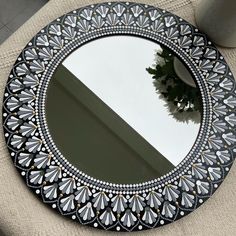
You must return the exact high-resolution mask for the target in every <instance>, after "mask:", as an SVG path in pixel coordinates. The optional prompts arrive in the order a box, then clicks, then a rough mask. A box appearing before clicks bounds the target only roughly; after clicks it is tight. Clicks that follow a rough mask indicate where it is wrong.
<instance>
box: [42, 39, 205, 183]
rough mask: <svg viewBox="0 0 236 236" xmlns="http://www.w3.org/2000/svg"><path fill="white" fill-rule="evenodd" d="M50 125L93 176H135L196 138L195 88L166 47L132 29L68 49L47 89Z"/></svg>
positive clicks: (153, 170) (145, 175)
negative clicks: (127, 33) (137, 33)
mask: <svg viewBox="0 0 236 236" xmlns="http://www.w3.org/2000/svg"><path fill="white" fill-rule="evenodd" d="M46 118H47V124H48V128H49V132H50V134H51V136H52V139H53V141H54V142H55V144H56V146H57V148H58V149H59V151H60V152H61V153H62V155H63V156H64V157H65V158H66V159H67V160H68V161H69V162H70V163H71V164H72V165H74V166H75V167H76V168H78V169H79V170H81V171H83V172H84V173H85V174H87V175H90V176H92V177H94V178H97V179H100V180H103V181H108V182H113V183H119V184H133V183H140V182H144V181H149V180H151V179H154V178H158V177H160V176H162V175H164V174H166V173H167V172H169V171H171V170H172V169H174V168H175V166H177V165H178V164H179V163H180V162H181V161H182V160H183V159H184V157H185V156H186V155H187V154H188V152H189V151H190V149H191V147H192V146H193V144H194V142H195V140H196V137H197V135H198V131H199V128H200V120H201V97H200V92H199V90H198V88H197V86H196V85H195V82H194V80H193V79H192V76H191V74H190V73H189V72H188V69H187V68H185V66H184V65H183V63H182V62H181V61H180V60H179V59H178V58H177V57H175V56H174V54H173V53H171V51H170V50H168V49H167V48H165V47H163V46H161V45H158V44H156V43H154V42H152V41H149V40H147V39H143V38H139V37H133V36H125V35H122V36H111V37H105V38H101V39H97V40H94V41H91V42H89V43H87V44H85V45H83V46H82V47H80V48H78V49H77V50H75V51H74V52H73V53H71V54H70V55H69V56H68V57H67V58H66V59H65V60H64V61H63V62H62V63H61V64H60V65H59V66H58V68H57V70H56V71H55V73H54V74H53V76H52V78H51V81H50V83H49V87H48V90H47V99H46Z"/></svg>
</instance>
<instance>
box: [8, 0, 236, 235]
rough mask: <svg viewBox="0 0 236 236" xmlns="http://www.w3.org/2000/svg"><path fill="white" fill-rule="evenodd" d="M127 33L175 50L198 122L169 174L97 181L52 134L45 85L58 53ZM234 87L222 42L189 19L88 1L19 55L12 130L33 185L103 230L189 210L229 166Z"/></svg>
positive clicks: (21, 166) (13, 151) (17, 157)
mask: <svg viewBox="0 0 236 236" xmlns="http://www.w3.org/2000/svg"><path fill="white" fill-rule="evenodd" d="M123 34H124V35H134V36H139V37H144V38H147V39H150V40H153V41H154V42H157V43H159V44H162V45H165V46H166V47H168V48H169V49H171V50H172V51H173V52H174V53H175V54H177V55H178V56H179V57H180V58H181V59H182V61H183V62H184V63H185V64H186V65H187V67H188V68H189V70H190V71H191V73H192V74H193V76H194V78H195V80H196V82H197V84H198V87H199V89H200V90H201V94H202V103H203V114H202V124H201V128H200V132H199V135H198V137H197V140H196V142H195V144H194V146H193V148H192V149H191V151H190V152H189V154H188V156H186V157H185V159H184V160H183V161H182V162H181V163H180V164H179V165H178V166H177V167H176V168H175V169H174V170H173V171H171V172H170V173H168V174H166V175H165V176H162V177H160V178H158V179H154V180H151V181H148V182H145V183H140V184H132V185H127V184H125V185H122V184H115V183H107V182H104V181H100V180H97V179H95V178H93V177H90V176H87V175H86V174H85V173H83V172H81V171H79V170H78V169H77V168H75V167H73V166H72V165H71V164H70V163H69V162H68V161H67V160H66V159H65V158H64V157H63V156H62V154H61V153H60V151H59V150H58V149H57V147H56V145H55V144H54V142H53V140H52V138H51V136H50V133H49V131H48V128H47V124H46V118H45V98H46V91H47V86H48V83H49V81H50V78H51V77H52V75H53V73H54V71H55V69H56V68H57V66H58V65H59V64H60V63H61V61H62V60H63V59H65V57H66V56H67V55H68V54H69V53H71V52H72V51H73V50H74V49H76V48H78V47H79V46H81V45H83V44H84V43H86V42H88V41H91V40H93V39H95V38H99V37H104V36H109V35H123ZM104 47H105V45H104ZM235 87H236V85H235V80H234V78H233V76H232V73H231V72H230V69H229V67H228V65H227V64H226V62H225V60H224V58H223V57H222V56H221V54H220V53H219V52H218V50H217V49H216V48H215V47H214V46H212V44H211V42H210V41H209V40H208V39H207V38H206V37H205V35H203V34H202V33H200V32H199V31H198V30H197V29H196V28H195V27H194V26H192V25H190V24H189V23H187V22H186V21H184V20H183V19H181V18H179V17H177V16H175V15H173V14H171V13H169V12H167V11H164V10H161V9H157V8H155V7H152V6H148V5H143V4H137V3H129V2H112V3H103V4H97V5H90V6H87V7H84V8H81V9H78V10H75V11H73V12H70V13H68V14H66V15H64V16H62V17H60V18H58V19H57V20H55V21H53V22H52V23H50V24H49V25H48V26H46V27H45V28H44V29H42V30H41V31H40V32H39V33H38V34H37V35H36V36H35V37H34V38H33V39H32V40H31V41H30V42H29V43H28V45H27V46H26V47H25V48H24V50H23V51H22V53H21V55H20V56H19V57H18V59H17V61H16V63H15V65H14V67H13V69H12V71H11V73H10V76H9V80H8V83H7V86H6V89H5V94H4V105H3V126H4V133H5V138H6V142H7V146H8V149H9V151H10V155H11V157H12V159H13V161H14V164H15V166H16V167H17V169H18V170H19V171H20V173H21V175H22V176H23V178H24V179H25V181H26V183H27V185H28V186H29V187H30V188H31V189H32V190H33V191H34V192H35V193H36V194H37V195H38V196H40V197H41V198H42V200H43V202H45V203H47V204H49V205H50V206H51V207H52V208H55V209H57V210H58V211H59V212H60V213H61V214H62V215H66V216H68V217H70V218H72V219H73V220H76V221H79V222H80V223H81V224H85V225H90V226H93V227H97V228H102V229H106V230H116V231H133V230H142V229H149V228H154V227H158V226H161V225H164V224H167V223H170V222H173V221H174V220H177V219H179V218H181V217H182V216H184V215H187V214H188V213H190V212H192V211H193V210H194V209H196V208H197V207H198V206H200V205H201V204H202V203H203V202H204V201H205V200H206V199H208V198H209V197H210V196H211V195H212V194H213V193H214V191H215V190H216V189H217V188H218V186H219V185H220V184H221V182H222V181H223V180H224V178H225V176H226V175H227V173H228V171H229V169H230V167H231V165H232V163H233V160H234V156H235V153H236V145H235V142H236V135H235V133H236V132H235V129H236V128H235V126H236V115H235V109H236V90H235Z"/></svg>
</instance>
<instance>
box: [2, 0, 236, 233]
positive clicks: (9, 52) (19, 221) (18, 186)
mask: <svg viewBox="0 0 236 236" xmlns="http://www.w3.org/2000/svg"><path fill="white" fill-rule="evenodd" d="M142 1H143V2H145V3H147V4H152V5H155V6H158V7H161V8H165V9H167V10H169V11H171V12H173V13H175V14H177V15H179V16H181V17H183V18H184V19H186V20H187V21H189V22H191V23H193V24H194V9H195V7H196V4H197V2H198V1H197V0H159V1H158V0H156V1H152V0H146V1H145V0H142ZM96 2H101V1H100V0H96V1H94V0H90V1H89V0H50V1H49V2H48V3H47V4H46V5H45V6H44V7H43V8H42V9H41V10H40V11H39V12H38V13H37V14H35V15H34V16H33V17H32V18H31V19H30V20H28V21H27V22H26V23H25V24H24V25H23V26H22V27H21V28H20V29H19V30H18V31H17V32H16V33H15V34H13V35H12V36H11V37H10V38H9V39H8V40H7V41H6V42H5V43H3V44H2V45H1V46H0V71H1V73H0V97H3V90H4V87H5V83H6V80H7V78H8V74H9V72H10V69H11V67H12V65H13V64H14V61H15V59H16V57H17V55H18V54H19V53H20V52H21V50H22V48H23V47H24V46H25V45H26V44H27V42H28V41H29V40H30V39H31V38H32V37H33V36H34V35H35V34H36V33H37V32H38V31H39V30H40V29H41V28H42V27H43V26H45V25H47V24H48V23H49V22H50V21H52V20H54V19H55V18H56V17H59V16H60V15H62V14H64V13H66V12H68V11H71V10H73V9H75V8H79V7H81V6H84V5H88V4H92V3H96ZM220 51H221V52H222V53H223V55H224V57H225V59H226V60H227V62H228V63H229V65H230V66H231V69H232V70H233V73H234V75H235V76H236V63H235V62H236V49H223V48H220ZM1 103H2V99H1ZM0 129H1V130H0V139H1V140H0V166H1V170H0V187H1V188H0V229H1V231H2V232H3V233H4V234H5V235H7V236H18V235H20V236H24V235H32V236H36V235H50V236H53V235H59V236H60V235H70V236H73V235H77V236H78V235H83V236H89V235H118V234H119V235H127V233H115V232H105V231H100V230H95V229H93V228H89V227H85V226H81V225H79V224H77V223H75V222H72V221H71V220H68V219H66V218H64V217H62V216H60V215H59V214H57V213H56V212H54V211H53V210H51V209H49V207H48V206H46V205H44V204H43V203H41V202H40V201H39V200H38V199H37V198H36V197H35V196H34V195H33V194H32V193H31V192H30V191H29V190H28V188H27V187H26V185H25V183H24V182H23V181H22V180H21V178H19V174H18V173H17V171H16V170H15V167H14V166H13V164H12V161H11V159H10V156H9V154H8V151H7V148H6V145H5V141H4V137H3V132H2V125H1V126H0ZM235 179H236V165H234V166H233V167H232V169H231V171H230V173H229V175H228V176H227V178H226V180H225V181H224V183H223V184H222V185H221V186H220V188H219V190H217V192H216V193H215V194H214V196H213V197H212V198H210V199H209V200H208V201H207V202H206V203H205V204H204V205H203V206H201V207H200V208H198V209H197V210H196V211H194V212H193V213H191V214H190V215H188V216H186V217H184V218H182V219H181V220H179V221H176V222H174V223H172V224H169V225H166V226H163V227H161V228H157V229H153V230H148V231H143V232H134V233H130V234H131V235H146V236H154V235H159V236H162V235H165V236H169V235H175V236H183V235H190V236H191V235H199V236H201V235H208V236H211V235H214V236H218V235H219V236H224V235H225V236H234V235H236V183H235V182H234V180H235ZM0 234H1V233H0Z"/></svg>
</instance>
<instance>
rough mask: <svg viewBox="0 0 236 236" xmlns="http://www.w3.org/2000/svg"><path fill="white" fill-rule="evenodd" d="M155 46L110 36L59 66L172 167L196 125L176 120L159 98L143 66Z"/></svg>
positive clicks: (185, 150)
mask: <svg viewBox="0 0 236 236" xmlns="http://www.w3.org/2000/svg"><path fill="white" fill-rule="evenodd" d="M158 48H159V45H157V44H155V43H153V42H151V41H148V40H145V39H141V38H137V37H131V36H112V37H107V38H102V39H99V40H95V41H92V42H90V43H88V44H86V45H84V46H83V47H81V48H79V49H77V50H76V51H75V52H73V53H72V54H71V55H70V56H69V57H67V58H66V60H65V61H64V62H63V65H64V66H65V67H66V68H67V69H68V70H70V71H71V72H72V73H73V74H74V75H75V76H77V77H78V79H80V81H81V82H83V83H84V84H85V85H86V86H87V87H88V88H89V89H90V90H92V91H93V92H94V93H95V94H96V95H97V96H98V97H99V98H100V99H102V100H103V101H104V102H105V103H106V104H107V105H108V106H110V107H111V108H112V109H113V111H115V112H116V113H117V114H118V115H119V116H120V117H121V118H123V119H124V120H125V121H126V122H127V123H128V124H129V125H130V126H131V127H133V128H134V129H135V130H136V131H137V132H138V133H139V134H140V135H142V136H143V137H144V138H145V139H146V140H147V141H148V142H149V143H150V144H151V145H152V146H154V147H155V148H156V149H157V150H158V151H159V152H160V153H162V154H163V155H164V156H165V157H166V158H168V160H170V161H171V162H172V163H173V164H174V165H177V164H178V163H180V161H181V160H182V159H183V158H184V157H185V156H186V154H187V153H188V152H189V150H190V149H191V147H192V145H193V143H194V141H195V139H196V136H197V133H198V130H199V125H197V124H194V123H192V122H190V123H189V124H186V123H181V122H177V121H176V120H175V119H174V118H172V117H171V116H169V114H168V111H167V109H166V108H165V107H164V104H165V103H164V102H163V101H162V100H160V99H159V98H158V95H157V94H156V92H155V88H154V86H153V80H152V79H151V76H150V75H149V74H148V73H147V72H146V70H145V68H147V67H149V66H151V65H152V64H153V63H154V61H153V59H154V51H155V50H156V49H158Z"/></svg>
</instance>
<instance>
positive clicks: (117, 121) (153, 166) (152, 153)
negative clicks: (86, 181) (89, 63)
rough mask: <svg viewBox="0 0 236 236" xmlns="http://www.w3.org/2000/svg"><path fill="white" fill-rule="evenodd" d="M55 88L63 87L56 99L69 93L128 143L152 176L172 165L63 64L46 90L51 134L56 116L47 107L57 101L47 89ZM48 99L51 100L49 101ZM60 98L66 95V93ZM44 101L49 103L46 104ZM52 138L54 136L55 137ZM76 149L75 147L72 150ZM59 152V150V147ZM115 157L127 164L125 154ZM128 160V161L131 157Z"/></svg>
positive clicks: (122, 140)
mask: <svg viewBox="0 0 236 236" xmlns="http://www.w3.org/2000/svg"><path fill="white" fill-rule="evenodd" d="M56 88H57V89H58V88H60V89H61V90H63V93H61V95H60V101H62V98H61V96H65V95H66V96H67V97H70V98H67V99H73V100H75V101H76V102H77V106H81V105H82V106H83V107H84V108H86V111H87V112H89V114H90V116H95V117H96V122H100V123H102V124H103V125H104V126H105V127H106V129H109V130H110V132H112V134H113V136H114V135H115V136H116V139H117V140H118V139H119V141H121V142H122V143H123V145H126V146H128V149H130V150H132V152H134V153H135V155H133V156H136V157H135V158H136V159H137V157H138V162H137V160H136V162H134V163H137V165H141V166H146V168H147V170H148V171H149V172H152V176H153V178H154V177H159V176H161V175H163V174H165V173H167V172H168V171H170V170H171V169H173V168H174V166H173V165H172V164H171V163H170V162H169V161H168V160H167V159H166V158H165V157H163V156H162V155H161V154H160V153H159V152H158V151H157V150H156V149H155V148H154V147H152V146H151V145H150V144H149V143H148V142H147V141H146V140H145V139H144V138H143V137H142V136H140V135H139V134H138V133H137V132H136V131H135V130H134V129H133V128H131V127H130V126H129V125H128V124H127V123H126V122H125V121H124V120H123V119H121V118H120V117H119V116H118V115H117V114H116V113H115V112H114V111H113V110H111V109H110V108H109V107H108V106H107V105H106V104H105V103H104V102H102V100H101V99H99V98H98V97H97V96H96V95H95V94H94V93H93V92H92V91H91V90H89V89H88V88H87V87H86V86H85V85H84V84H83V83H82V82H80V81H79V80H78V79H77V77H75V76H74V75H73V74H71V73H70V72H69V71H68V70H67V69H66V68H65V67H64V66H63V65H60V66H59V67H58V69H57V71H56V73H55V74H54V78H52V80H51V82H50V86H49V92H48V99H47V119H48V123H49V129H50V131H51V133H52V134H53V132H52V131H53V130H51V129H52V126H53V125H55V122H56V121H55V120H56V119H54V115H55V114H53V112H52V110H51V111H50V109H49V108H51V109H55V107H54V108H53V106H57V104H58V101H57V97H56V96H50V93H51V94H52V93H53V94H54V92H53V91H54V90H55V89H56ZM63 94H65V95H63ZM52 99H53V100H54V101H52ZM64 99H66V97H65V98H64ZM53 103H54V104H53ZM48 104H49V105H50V107H49V105H48ZM60 105H61V106H60V108H62V107H63V104H60ZM63 108H64V107H63ZM62 112H63V111H62ZM72 112H73V113H72V115H73V116H76V115H78V114H77V113H76V112H75V111H72ZM68 125H69V124H66V126H68ZM100 132H102V131H100ZM55 135H56V134H55ZM96 135H97V138H99V137H100V134H96ZM53 138H54V137H53ZM55 138H57V137H55ZM55 138H54V140H56V139H55ZM67 138H68V137H67ZM56 143H57V142H56ZM70 148H73V147H72V146H70ZM76 148H77V146H76ZM90 148H93V147H90ZM116 151H117V150H116ZM77 152H79V151H78V150H76V152H75V153H77ZM62 153H63V150H62ZM75 155H76V154H75ZM95 155H96V154H95ZM112 155H114V154H112ZM76 156H78V155H76ZM75 158H77V157H75ZM117 158H118V159H120V162H121V163H122V165H124V163H126V165H127V164H128V165H129V164H130V163H128V162H127V160H126V156H118V157H117ZM133 159H134V158H133ZM110 161H111V159H110V158H109V159H107V160H106V162H107V163H109V165H110V164H112V163H110ZM78 162H79V161H78ZM129 162H131V160H130V161H129ZM79 164H80V163H79ZM102 164H104V163H102ZM109 165H108V167H109ZM85 168H86V167H85ZM121 168H122V167H121ZM137 170H138V167H137ZM131 174H132V175H133V174H134V173H131ZM134 175H135V174H134ZM136 175H137V181H140V177H139V175H141V173H136Z"/></svg>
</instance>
